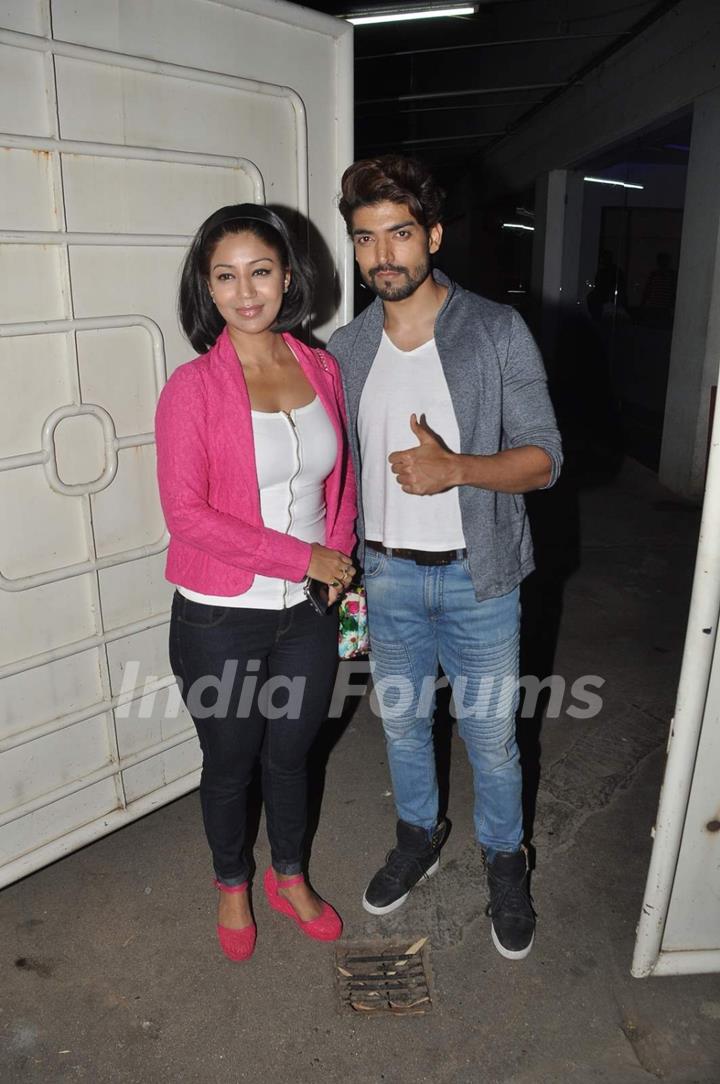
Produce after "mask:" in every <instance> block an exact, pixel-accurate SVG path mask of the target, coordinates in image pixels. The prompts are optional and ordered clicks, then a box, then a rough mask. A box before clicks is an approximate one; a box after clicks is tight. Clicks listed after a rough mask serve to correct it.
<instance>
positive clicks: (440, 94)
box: [355, 81, 574, 106]
mask: <svg viewBox="0 0 720 1084" xmlns="http://www.w3.org/2000/svg"><path fill="white" fill-rule="evenodd" d="M573 82H574V81H573ZM568 86H570V83H569V82H567V81H565V82H562V83H527V84H526V85H525V86H515V87H469V88H468V89H467V90H436V91H430V92H426V93H424V94H396V95H395V96H394V97H392V98H365V99H363V100H362V101H359V102H356V103H355V104H356V105H358V106H360V105H380V104H382V103H385V102H418V101H430V100H435V101H436V100H438V99H440V98H464V97H466V96H470V95H472V94H514V93H518V92H520V91H525V90H557V88H558V87H568Z"/></svg>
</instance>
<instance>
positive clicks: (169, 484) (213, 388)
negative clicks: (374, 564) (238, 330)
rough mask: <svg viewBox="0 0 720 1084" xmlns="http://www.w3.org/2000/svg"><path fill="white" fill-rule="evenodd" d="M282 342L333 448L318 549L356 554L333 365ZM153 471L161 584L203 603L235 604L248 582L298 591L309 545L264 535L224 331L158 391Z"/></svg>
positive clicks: (246, 415)
mask: <svg viewBox="0 0 720 1084" xmlns="http://www.w3.org/2000/svg"><path fill="white" fill-rule="evenodd" d="M283 338H284V340H285V342H286V343H287V345H288V346H289V347H290V349H291V350H292V352H293V353H294V354H295V357H296V358H297V360H298V362H299V363H300V365H301V367H302V370H303V372H304V373H305V376H306V377H307V378H308V380H309V381H310V383H311V384H312V386H313V388H314V389H315V392H316V394H317V395H318V397H319V399H320V401H321V403H322V404H323V406H324V407H325V410H326V411H327V413H328V417H329V418H330V421H331V422H332V425H333V428H334V429H335V433H336V435H337V438H338V447H339V448H341V449H342V451H341V453H340V455H339V456H338V459H337V462H336V463H335V466H334V468H333V470H332V472H331V473H330V474H329V475H328V478H327V480H326V482H325V503H326V508H327V518H326V535H325V544H326V545H327V546H330V547H331V548H333V549H339V550H341V551H342V552H343V553H348V554H349V553H350V552H351V551H352V548H353V546H354V545H355V535H354V533H353V527H354V523H355V511H356V509H355V479H354V474H353V468H352V463H351V462H350V456H349V454H348V446H347V438H346V436H345V408H344V401H343V393H342V385H341V383H340V374H339V372H338V368H337V362H336V361H335V359H334V358H333V357H332V356H331V355H330V354H327V353H326V352H325V351H324V350H312V349H310V347H307V346H305V345H304V344H303V343H301V342H299V341H298V340H297V339H296V338H294V337H293V336H292V335H289V334H284V335H283ZM155 429H156V438H157V471H158V484H159V487H160V500H161V503H162V508H163V512H164V515H165V521H166V523H167V526H168V530H169V532H170V546H169V549H168V556H167V565H166V569H165V575H166V577H167V579H168V580H170V582H171V583H175V584H178V585H180V586H181V587H187V588H189V589H190V590H191V591H199V592H202V594H206V595H241V594H243V593H244V592H245V591H247V590H248V588H249V587H250V586H251V584H252V582H253V579H254V578H255V574H256V573H259V574H260V575H263V576H275V577H277V578H278V579H283V580H293V581H295V582H299V581H300V580H302V578H303V576H304V575H305V574H306V572H307V567H308V564H309V563H310V552H311V550H310V543H309V542H301V541H300V539H298V538H293V537H292V536H291V535H287V534H283V533H282V532H281V531H275V530H271V529H270V528H268V527H265V526H264V525H263V522H262V518H261V516H260V492H259V488H258V480H257V469H256V466H255V448H254V443H253V430H252V418H251V415H250V399H249V396H248V391H247V386H246V384H245V379H244V377H243V371H242V367H241V365H240V363H239V362H238V358H237V354H236V353H235V348H234V346H233V344H232V342H231V341H230V337H229V335H228V332H227V329H225V330H224V331H223V332H222V334H221V335H220V337H219V339H218V340H217V342H216V343H215V345H214V346H213V347H212V348H211V349H210V350H209V351H208V352H207V354H203V355H202V356H201V357H199V358H195V360H194V361H190V362H188V363H187V364H185V365H181V366H180V368H179V369H176V371H175V372H174V373H173V375H172V376H171V377H170V379H169V380H168V382H167V384H166V385H165V387H164V388H163V391H162V394H161V396H160V401H159V402H158V407H157V414H156V418H155Z"/></svg>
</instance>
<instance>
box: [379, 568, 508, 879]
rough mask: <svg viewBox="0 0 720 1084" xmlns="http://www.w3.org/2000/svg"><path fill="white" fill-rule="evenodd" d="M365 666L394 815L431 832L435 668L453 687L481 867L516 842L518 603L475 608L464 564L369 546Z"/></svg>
mask: <svg viewBox="0 0 720 1084" xmlns="http://www.w3.org/2000/svg"><path fill="white" fill-rule="evenodd" d="M365 586H366V591H367V603H368V625H369V633H370V650H371V656H370V659H371V669H372V674H373V684H374V687H375V693H374V695H375V698H376V700H375V703H376V706H377V707H378V708H379V710H380V714H381V715H382V720H383V726H384V729H385V737H386V740H387V749H388V761H389V764H390V774H391V776H392V783H393V792H394V797H395V806H396V809H397V815H398V817H399V818H400V819H401V820H403V821H406V822H407V823H408V824H413V825H416V826H418V827H421V828H425V829H428V830H429V829H432V828H434V827H435V825H436V823H437V818H438V785H437V773H436V768H435V753H434V747H433V740H432V724H433V715H434V711H435V688H434V687H435V681H436V678H437V674H438V663H439V664H440V666H441V667H442V669H443V672H444V673H445V676H446V677H447V679H448V681H449V682H450V685H451V687H452V690H453V710H454V713H455V715H456V717H457V721H458V732H459V734H460V736H461V737H462V739H463V741H464V742H465V746H466V749H467V752H468V756H469V758H470V763H471V765H472V770H473V778H474V787H475V804H474V822H475V835H476V838H477V840H478V841H479V842H480V843H481V844H482V846H483V847H484V849H485V851H486V852H487V857H488V860H489V861H492V859H493V858H494V856H495V854H496V853H497V852H498V851H516V850H517V849H518V848H519V847H520V844H521V841H522V834H523V826H522V778H521V773H520V757H519V753H518V747H517V742H516V740H515V712H516V710H517V703H518V659H519V640H520V598H519V589H518V588H515V590H514V591H511V592H510V593H509V594H507V595H502V596H501V597H499V598H491V599H487V600H486V601H483V602H478V601H477V600H476V598H475V593H474V591H473V586H472V582H471V580H470V573H469V571H468V568H467V561H464V560H456V561H453V562H452V563H451V564H449V565H439V566H438V565H430V566H428V565H416V564H415V562H414V561H409V560H405V559H404V558H399V557H388V556H387V555H385V554H382V553H378V552H377V551H375V550H371V549H368V550H367V552H366V558H365Z"/></svg>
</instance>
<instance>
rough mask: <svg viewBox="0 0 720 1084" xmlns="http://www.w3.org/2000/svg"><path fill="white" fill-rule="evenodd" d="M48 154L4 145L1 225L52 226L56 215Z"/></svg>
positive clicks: (0, 179) (0, 178) (0, 165)
mask: <svg viewBox="0 0 720 1084" xmlns="http://www.w3.org/2000/svg"><path fill="white" fill-rule="evenodd" d="M51 165H52V163H51V159H50V155H49V154H43V153H38V152H37V151H30V150H22V149H21V148H17V147H6V148H5V150H4V151H3V154H2V161H1V162H0V208H2V210H0V216H2V217H1V224H2V226H3V227H6V228H8V229H9V228H12V229H15V230H52V229H55V227H56V223H57V217H56V213H55V205H54V200H53V187H52V175H51Z"/></svg>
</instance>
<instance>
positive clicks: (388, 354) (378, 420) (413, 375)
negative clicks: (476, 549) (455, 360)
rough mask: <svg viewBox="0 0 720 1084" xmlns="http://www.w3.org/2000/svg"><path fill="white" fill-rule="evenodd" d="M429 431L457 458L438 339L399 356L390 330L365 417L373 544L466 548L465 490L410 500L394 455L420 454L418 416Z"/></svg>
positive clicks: (361, 420)
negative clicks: (413, 423) (413, 419)
mask: <svg viewBox="0 0 720 1084" xmlns="http://www.w3.org/2000/svg"><path fill="white" fill-rule="evenodd" d="M411 414H417V416H418V418H419V417H420V415H421V414H425V416H426V417H427V421H428V425H429V426H430V428H431V429H433V430H434V431H435V432H436V433H437V434H438V435H439V436H440V437H442V439H443V441H444V442H445V444H446V445H447V446H448V448H450V450H451V451H453V452H459V451H460V431H459V429H458V424H457V419H456V417H455V411H454V409H453V405H452V401H451V399H450V391H449V389H448V386H447V380H446V379H445V374H444V372H443V370H442V365H441V364H440V356H439V354H438V351H437V347H436V345H435V340H434V339H430V341H429V342H426V343H423V344H422V346H418V347H416V348H415V350H399V349H398V347H397V346H395V344H394V343H393V342H392V340H391V339H390V338H388V336H387V335H386V334H385V332H384V331H383V335H382V340H381V342H380V346H379V347H378V352H377V354H376V355H375V360H374V361H373V363H372V368H371V369H370V372H369V374H368V378H367V380H366V381H365V387H364V388H363V393H362V396H361V397H360V407H359V411H358V437H359V438H360V457H361V460H362V500H363V516H364V518H365V537H366V538H370V539H372V540H373V541H374V542H382V543H383V544H384V545H385V546H391V547H396V548H397V549H416V550H434V551H436V552H437V551H438V550H452V549H464V547H465V536H464V534H463V528H462V519H461V517H460V501H459V499H458V490H457V487H455V488H453V489H449V490H447V491H446V492H445V493H435V494H433V495H432V496H429V497H418V496H416V495H415V494H414V493H403V491H402V489H401V488H400V486H399V484H398V481H397V477H396V475H394V474H393V472H392V469H391V467H390V464H389V463H388V456H389V455H390V453H391V452H400V451H403V450H404V449H406V448H416V447H417V445H418V439H417V437H416V436H415V434H414V433H413V431H412V429H411V428H410V415H411Z"/></svg>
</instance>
